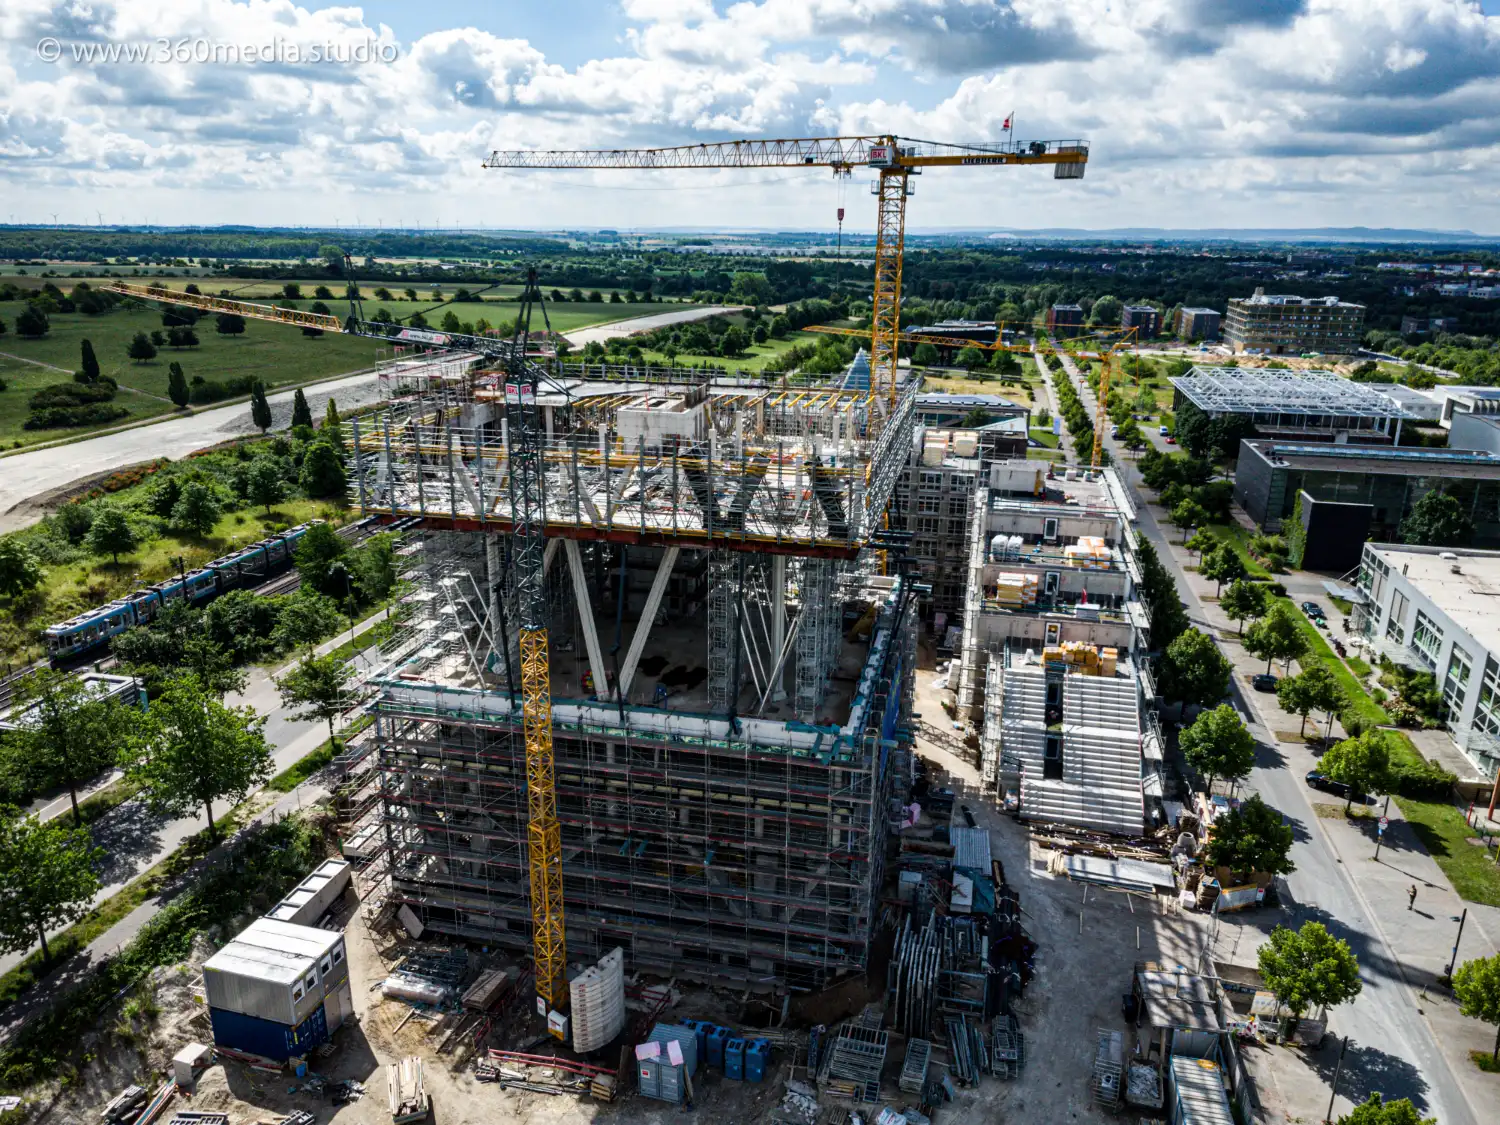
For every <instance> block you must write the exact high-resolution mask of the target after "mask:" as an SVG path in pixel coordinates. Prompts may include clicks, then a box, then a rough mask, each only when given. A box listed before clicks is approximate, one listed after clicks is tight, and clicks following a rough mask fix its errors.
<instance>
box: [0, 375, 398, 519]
mask: <svg viewBox="0 0 1500 1125" xmlns="http://www.w3.org/2000/svg"><path fill="white" fill-rule="evenodd" d="M302 390H303V393H304V394H305V395H306V396H307V405H308V407H309V408H310V409H311V411H312V416H313V417H314V418H318V419H321V418H322V416H323V412H324V410H326V409H327V402H328V400H329V399H330V398H332V399H333V400H334V401H335V402H336V403H337V404H338V408H339V409H340V410H341V411H346V410H351V409H353V408H354V407H358V406H366V405H368V404H370V403H372V402H376V401H377V400H378V399H379V397H380V384H379V381H378V380H377V379H376V377H375V375H374V373H373V372H366V373H363V374H358V375H348V376H345V377H344V378H342V379H334V380H331V381H329V382H327V383H317V384H314V385H311V386H307V387H304V388H303V389H302ZM295 393H296V392H295V391H294V390H293V391H282V392H279V393H277V394H273V395H270V396H269V397H268V399H267V401H268V402H269V403H270V404H271V415H272V418H273V419H274V421H273V426H274V427H276V428H282V429H284V428H285V427H287V426H288V425H290V423H291V416H292V398H293V396H294V395H295ZM254 431H255V426H254V424H253V423H252V422H251V421H250V404H249V403H248V402H242V403H240V404H238V405H236V406H219V407H214V408H213V409H211V410H200V411H197V412H196V413H194V414H189V415H185V416H182V417H173V418H168V419H167V420H166V421H162V422H155V423H152V424H151V425H145V426H134V427H132V428H130V429H127V430H120V431H118V432H116V433H112V434H101V435H100V436H99V437H93V438H87V439H85V440H83V441H75V442H72V443H70V444H67V445H54V446H49V447H48V448H46V449H34V450H30V451H29V452H25V453H14V454H12V455H10V456H9V457H4V458H0V532H5V531H14V530H16V529H17V528H20V527H25V526H26V525H28V524H31V523H35V522H36V521H37V520H39V519H41V518H42V516H43V515H45V514H46V513H45V512H44V511H43V510H42V508H41V507H40V505H37V504H33V503H28V501H35V500H39V499H41V498H44V497H45V496H46V495H47V494H48V493H51V492H55V491H56V490H58V489H60V488H66V487H67V486H68V485H70V484H72V483H73V482H75V481H78V480H83V479H85V478H88V477H93V476H98V475H99V474H101V473H108V472H113V471H114V470H117V469H123V468H125V467H126V466H129V465H138V464H140V463H142V462H144V461H151V460H153V459H155V458H157V457H185V456H187V454H189V453H193V452H196V451H197V450H199V449H206V448H208V447H209V446H211V445H217V444H218V443H219V442H221V441H228V440H229V439H230V438H235V437H241V436H243V435H245V434H249V433H253V432H254Z"/></svg>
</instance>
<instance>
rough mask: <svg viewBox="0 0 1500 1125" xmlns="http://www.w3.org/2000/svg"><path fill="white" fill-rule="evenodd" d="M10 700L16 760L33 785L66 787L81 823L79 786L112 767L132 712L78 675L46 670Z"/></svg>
mask: <svg viewBox="0 0 1500 1125" xmlns="http://www.w3.org/2000/svg"><path fill="white" fill-rule="evenodd" d="M15 700H16V703H17V706H16V709H15V712H16V714H17V716H18V719H17V722H16V725H15V728H14V729H13V730H12V731H11V732H10V742H11V746H12V749H13V750H14V751H15V755H16V761H17V763H18V764H20V765H21V767H22V768H23V769H24V771H25V774H26V776H27V778H28V779H29V780H30V781H31V782H32V784H33V785H34V786H35V787H36V788H38V789H51V788H53V787H54V786H57V787H61V788H63V789H66V790H67V791H68V797H69V798H70V800H71V802H72V805H73V821H74V823H75V824H76V823H80V822H81V820H82V817H81V815H80V814H79V812H78V787H79V786H80V785H82V784H83V783H84V782H86V781H88V779H89V778H91V777H93V776H95V775H96V774H98V773H99V772H100V771H102V770H105V769H107V768H109V767H110V766H112V765H114V761H115V747H117V746H119V745H120V744H121V743H122V742H123V741H124V739H125V736H126V735H127V733H128V732H129V729H130V724H131V721H132V719H133V717H134V714H135V713H134V712H133V711H131V709H130V708H128V707H126V706H125V705H124V704H122V703H121V702H120V701H119V700H118V699H115V698H108V697H105V696H102V695H100V694H99V693H98V692H96V691H94V690H93V689H92V688H91V687H89V686H88V685H87V684H85V683H84V682H83V681H82V680H81V679H79V678H78V677H77V676H68V675H64V674H63V673H61V672H53V671H50V670H43V671H39V672H33V673H31V674H30V675H29V676H26V677H25V678H23V679H22V680H21V681H20V682H19V683H18V684H17V686H16V694H15Z"/></svg>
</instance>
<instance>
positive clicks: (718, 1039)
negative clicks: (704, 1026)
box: [706, 1027, 729, 1070]
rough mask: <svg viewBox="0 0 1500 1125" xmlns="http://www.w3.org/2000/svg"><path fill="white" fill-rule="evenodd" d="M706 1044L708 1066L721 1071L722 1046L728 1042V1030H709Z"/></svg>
mask: <svg viewBox="0 0 1500 1125" xmlns="http://www.w3.org/2000/svg"><path fill="white" fill-rule="evenodd" d="M706 1042H707V1044H708V1065H709V1066H711V1067H713V1068H715V1069H716V1070H723V1069H724V1044H725V1043H727V1042H729V1028H727V1027H711V1028H709V1029H708V1035H707V1038H706Z"/></svg>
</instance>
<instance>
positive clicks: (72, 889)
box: [0, 816, 104, 962]
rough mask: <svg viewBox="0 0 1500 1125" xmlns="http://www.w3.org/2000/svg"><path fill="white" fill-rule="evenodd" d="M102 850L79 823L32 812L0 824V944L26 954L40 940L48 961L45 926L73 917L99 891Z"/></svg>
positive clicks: (79, 914)
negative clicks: (46, 818) (42, 817)
mask: <svg viewBox="0 0 1500 1125" xmlns="http://www.w3.org/2000/svg"><path fill="white" fill-rule="evenodd" d="M103 858H104V850H103V849H102V848H96V847H94V843H93V841H92V840H91V839H89V834H88V831H87V830H86V829H83V828H70V827H68V826H67V825H65V824H63V823H61V822H60V821H56V820H52V821H48V822H46V823H43V822H42V821H40V820H38V819H37V818H36V817H34V816H26V817H20V816H16V817H11V818H9V819H7V820H6V821H5V823H4V824H3V825H0V948H3V949H4V950H5V951H6V952H8V953H25V952H26V951H27V950H28V949H30V948H31V943H32V942H33V941H37V942H40V943H41V947H42V960H43V961H44V962H45V961H50V960H51V959H52V952H51V950H50V949H49V948H48V946H47V931H48V930H53V929H57V928H58V927H59V926H66V925H68V924H70V923H72V922H76V921H77V920H78V919H79V918H81V917H83V915H84V914H85V913H86V912H87V910H88V907H89V902H90V901H91V900H92V899H93V897H94V895H95V894H97V893H98V891H99V876H98V874H97V868H98V866H99V863H100V861H101V860H102V859H103Z"/></svg>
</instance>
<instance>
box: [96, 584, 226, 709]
mask: <svg viewBox="0 0 1500 1125" xmlns="http://www.w3.org/2000/svg"><path fill="white" fill-rule="evenodd" d="M110 651H111V652H113V653H114V655H115V659H117V660H118V661H119V662H120V663H121V664H122V665H123V666H124V668H125V670H126V671H128V672H129V673H130V674H131V675H133V676H135V677H136V678H137V679H139V680H140V681H141V682H142V684H143V685H144V686H145V688H146V690H147V692H148V693H149V694H150V696H151V697H152V698H155V696H156V695H157V694H158V693H159V692H161V691H162V690H163V689H164V688H165V686H166V684H167V682H168V681H169V680H172V679H175V678H176V677H177V676H178V675H180V674H181V673H184V672H191V673H192V674H193V675H194V676H196V677H197V679H198V682H199V683H201V684H204V685H206V686H207V687H208V690H209V691H211V692H213V693H214V694H215V695H218V696H221V697H222V696H225V695H228V694H229V693H230V692H232V691H243V690H244V687H245V673H244V672H243V671H241V670H240V669H239V668H238V667H237V666H236V664H235V660H234V656H233V654H232V653H230V652H228V651H226V650H225V648H224V647H223V646H222V645H221V644H219V642H218V641H217V640H216V639H215V638H214V636H213V634H212V632H211V631H210V630H209V629H208V628H207V627H206V623H205V620H204V613H203V611H202V610H201V609H197V608H196V607H194V606H190V605H188V604H186V603H185V602H182V601H175V602H171V603H170V604H168V605H166V606H165V607H163V608H162V611H161V612H160V613H158V614H157V615H156V619H155V620H153V621H152V622H151V623H150V624H149V625H136V626H134V627H133V628H130V629H127V630H125V632H123V633H121V634H120V635H119V636H117V637H115V638H114V639H113V640H112V641H110Z"/></svg>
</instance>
